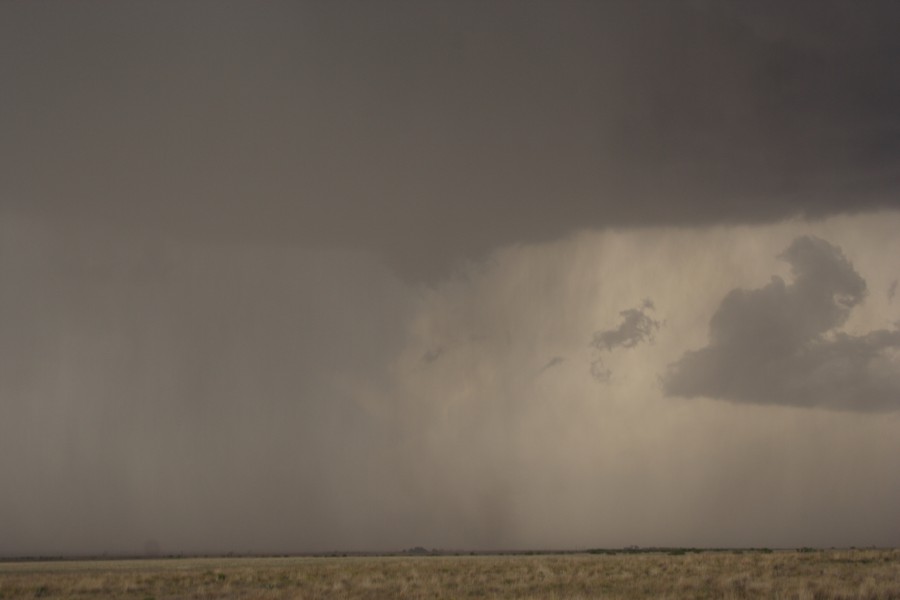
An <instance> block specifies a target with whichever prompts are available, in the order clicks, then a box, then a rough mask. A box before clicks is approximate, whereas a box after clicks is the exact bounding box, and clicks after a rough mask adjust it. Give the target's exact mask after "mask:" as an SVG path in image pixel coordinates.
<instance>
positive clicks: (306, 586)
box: [0, 550, 900, 600]
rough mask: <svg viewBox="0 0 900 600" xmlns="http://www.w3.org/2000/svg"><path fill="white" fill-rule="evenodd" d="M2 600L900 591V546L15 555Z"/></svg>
mask: <svg viewBox="0 0 900 600" xmlns="http://www.w3.org/2000/svg"><path fill="white" fill-rule="evenodd" d="M0 598H3V599H8V598H72V599H85V600H87V599H93V598H121V599H137V600H151V599H152V600H164V599H166V600H167V599H173V598H195V599H206V598H237V599H244V598H246V599H250V598H262V599H275V598H310V599H312V598H339V599H357V598H358V599H367V600H375V599H382V598H385V599H387V598H411V599H425V598H428V599H429V600H434V599H451V598H494V599H505V598H525V599H530V598H535V599H536V598H551V599H554V598H557V599H559V598H573V599H574V598H610V599H614V598H619V599H624V598H669V599H681V598H734V599H737V598H774V599H796V600H826V599H842V600H849V599H866V600H869V599H871V600H875V599H885V600H887V599H898V600H900V550H824V551H809V550H806V551H775V552H771V551H727V550H722V551H705V552H698V551H691V550H669V551H652V552H633V551H632V552H624V551H619V552H611V551H594V552H593V553H591V552H586V553H572V554H543V555H537V554H535V555H524V554H519V555H481V556H469V555H461V556H450V555H440V556H436V555H428V556H410V555H405V556H402V555H401V556H348V557H339V556H330V557H283V558H168V559H152V560H97V561H48V562H38V561H13V562H0Z"/></svg>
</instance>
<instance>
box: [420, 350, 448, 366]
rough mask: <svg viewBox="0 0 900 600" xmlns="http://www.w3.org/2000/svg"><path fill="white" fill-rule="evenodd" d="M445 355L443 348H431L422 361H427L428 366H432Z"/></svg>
mask: <svg viewBox="0 0 900 600" xmlns="http://www.w3.org/2000/svg"><path fill="white" fill-rule="evenodd" d="M443 353H444V347H443V346H438V347H437V348H431V349H430V350H428V352H426V353H425V354H423V355H422V360H423V361H425V362H426V363H427V364H431V363H433V362H434V361H436V360H437V359H439V358H440V357H441V355H442V354H443Z"/></svg>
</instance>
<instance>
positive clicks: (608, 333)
mask: <svg viewBox="0 0 900 600" xmlns="http://www.w3.org/2000/svg"><path fill="white" fill-rule="evenodd" d="M653 309H654V306H653V301H652V300H650V299H649V298H648V299H645V300H644V301H643V302H642V303H641V306H640V308H629V309H627V310H623V311H622V312H620V313H619V315H620V316H621V317H622V322H621V323H619V326H618V327H616V328H615V329H607V330H605V331H597V332H595V333H594V337H593V339H592V340H591V343H590V344H589V345H590V346H591V347H592V348H594V349H595V350H596V356H595V358H594V360H593V362H592V363H591V375H592V376H593V377H594V379H596V380H598V381H603V382H606V381H609V378H610V375H611V372H610V370H609V369H607V368H606V367H605V366H604V363H603V359H602V357H601V356H600V355H599V353H600V352H602V351H604V350H605V351H606V352H612V351H613V350H614V349H615V348H634V347H635V346H637V345H638V344H640V343H641V342H652V341H653V336H654V334H655V332H656V331H657V330H659V327H660V322H659V321H658V320H656V319H654V318H652V317H651V316H650V315H648V314H647V311H648V310H653Z"/></svg>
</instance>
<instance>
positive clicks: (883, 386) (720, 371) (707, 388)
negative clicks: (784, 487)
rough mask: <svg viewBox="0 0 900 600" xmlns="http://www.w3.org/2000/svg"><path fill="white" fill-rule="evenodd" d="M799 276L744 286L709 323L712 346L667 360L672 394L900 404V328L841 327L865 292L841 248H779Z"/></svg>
mask: <svg viewBox="0 0 900 600" xmlns="http://www.w3.org/2000/svg"><path fill="white" fill-rule="evenodd" d="M781 258H783V259H784V260H786V261H787V262H788V263H790V265H791V269H792V272H793V276H794V281H793V282H792V283H785V281H784V280H782V279H781V278H780V277H773V278H772V281H771V283H769V284H768V285H766V286H764V287H762V288H758V289H753V290H744V289H736V290H733V291H731V292H730V293H729V294H728V295H727V296H726V297H725V298H724V299H723V300H722V304H721V305H720V306H719V308H718V310H717V311H716V313H715V314H714V315H713V317H712V320H711V321H710V326H709V338H710V340H709V345H708V346H706V347H705V348H701V349H700V350H696V351H689V352H686V353H685V354H684V356H682V357H681V359H679V360H678V361H677V362H676V363H674V364H672V365H670V366H669V370H668V372H667V373H666V375H665V376H664V377H663V388H664V391H665V393H666V394H668V395H670V396H686V397H693V396H707V397H710V398H719V399H723V400H732V401H735V402H750V403H756V404H781V405H793V406H805V407H824V408H832V409H839V410H859V411H878V410H897V409H900V369H898V365H897V361H896V359H895V358H893V357H892V355H891V353H892V351H894V350H896V349H897V348H900V330H896V329H894V330H878V331H872V332H869V333H867V334H865V335H859V336H854V335H849V334H847V333H843V332H840V331H838V329H839V328H840V327H841V325H843V324H844V323H845V322H846V320H847V318H848V317H849V315H850V311H851V310H852V309H853V307H855V306H857V305H858V304H859V303H860V302H862V300H863V298H864V297H865V295H866V283H865V281H864V280H863V278H862V277H861V276H860V275H859V273H857V272H856V270H855V269H854V268H853V265H852V264H851V263H850V262H849V261H848V260H847V258H846V257H845V256H844V255H843V253H842V252H841V250H840V248H838V247H836V246H833V245H831V244H829V243H828V242H826V241H825V240H823V239H820V238H816V237H799V238H797V239H796V240H794V242H793V243H792V244H791V245H790V247H788V249H787V250H786V251H785V252H784V253H783V254H782V255H781Z"/></svg>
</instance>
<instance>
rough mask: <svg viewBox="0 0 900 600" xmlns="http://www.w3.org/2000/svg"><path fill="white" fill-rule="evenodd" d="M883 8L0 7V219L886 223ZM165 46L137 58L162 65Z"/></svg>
mask: <svg viewBox="0 0 900 600" xmlns="http://www.w3.org/2000/svg"><path fill="white" fill-rule="evenodd" d="M898 30H900V6H898V4H897V3H896V2H891V1H889V0H887V1H869V2H866V3H865V6H864V7H863V6H861V5H858V4H854V3H848V2H840V1H815V2H812V1H807V2H804V1H798V2H789V3H784V2H767V1H763V2H752V3H751V2H739V1H715V2H711V1H701V2H653V1H649V0H638V1H631V0H629V1H612V2H529V3H526V4H525V5H523V4H522V3H521V2H509V1H492V2H446V1H429V2H420V1H401V2H392V3H391V5H390V7H384V6H380V5H374V4H372V3H369V2H362V1H354V0H350V1H346V2H337V3H332V2H299V3H297V2H267V3H264V4H262V5H260V4H257V3H250V2H235V1H231V2H209V1H206V2H205V1H200V2H191V3H173V4H168V3H165V4H156V3H152V4H147V3H143V2H135V1H126V2H116V3H112V4H110V3H100V2H78V3H67V2H57V3H54V2H4V3H2V4H0V80H2V81H3V82H4V93H3V94H2V95H0V119H2V121H0V122H2V130H3V141H2V143H0V164H2V165H3V166H2V169H3V176H2V177H0V208H2V209H3V210H5V211H11V212H17V213H24V214H28V215H32V216H38V217H39V218H42V219H53V220H55V221H58V222H62V223H67V224H68V226H69V227H76V226H77V224H78V223H83V222H85V221H94V222H106V223H108V224H109V226H111V227H116V228H123V227H130V228H133V229H138V230H148V229H151V230H155V231H157V232H160V233H162V234H165V235H169V236H179V237H181V238H183V239H186V240H196V239H200V238H202V239H206V240H209V241H218V242H223V241H224V242H241V243H245V242H250V243H255V242H259V241H263V242H265V243H268V242H271V241H273V240H279V241H281V242H287V243H292V244H297V245H304V246H311V245H317V244H323V243H325V244H332V245H338V246H351V247H354V248H357V249H361V250H364V251H372V252H377V253H378V254H379V255H381V256H383V257H386V259H387V260H388V261H389V263H390V265H391V266H392V267H393V268H394V269H396V270H398V271H399V272H400V273H402V274H403V275H404V276H405V277H407V278H416V279H417V278H423V277H424V278H427V279H429V280H432V281H434V280H436V279H437V278H439V277H440V276H443V275H445V274H446V273H447V272H448V270H449V269H451V268H453V267H455V266H456V265H457V264H458V263H459V262H460V261H464V260H469V259H481V258H483V257H484V256H486V255H487V254H488V253H489V252H490V250H491V249H493V248H497V247H500V246H502V245H504V244H510V243H530V242H540V241H550V240H553V239H557V238H559V237H562V236H565V235H567V234H569V233H571V232H572V231H574V230H580V229H583V228H613V227H626V226H654V225H665V224H671V225H684V226H694V225H703V224H713V223H747V222H750V223H761V222H774V221H777V220H779V219H783V218H788V217H793V216H805V217H822V216H826V215H830V214H837V213H846V212H855V211H858V210H863V209H867V210H872V209H878V208H885V207H897V206H898V199H897V195H896V193H893V192H894V191H895V190H896V188H897V185H898V182H900V171H898V164H900V115H898V110H897V107H898V106H900V63H898V61H897V60H895V57H896V56H898V55H900V39H898V36H897V35H896V32H897V31H898ZM163 40H164V42H163Z"/></svg>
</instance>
